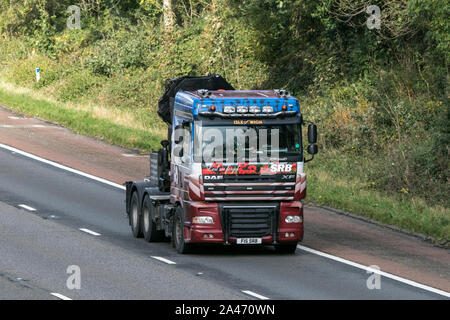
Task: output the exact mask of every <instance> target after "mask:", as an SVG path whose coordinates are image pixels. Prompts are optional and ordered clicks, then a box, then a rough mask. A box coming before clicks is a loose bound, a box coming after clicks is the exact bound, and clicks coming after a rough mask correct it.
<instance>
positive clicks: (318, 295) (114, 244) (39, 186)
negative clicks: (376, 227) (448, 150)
mask: <svg viewBox="0 0 450 320" xmlns="http://www.w3.org/2000/svg"><path fill="white" fill-rule="evenodd" d="M0 182H1V183H0V201H3V202H6V203H8V204H11V205H14V206H18V205H19V204H26V205H28V206H31V207H33V208H36V209H37V211H36V212H35V213H26V215H29V216H31V215H35V216H41V217H47V216H49V215H53V216H56V217H57V219H54V221H55V222H57V224H55V223H54V222H53V221H52V222H51V223H52V224H53V225H55V226H58V225H59V227H61V228H63V227H64V228H68V229H67V230H69V229H70V230H72V232H68V234H70V236H71V237H72V236H75V234H76V237H77V238H76V240H73V241H69V242H70V243H78V242H81V243H82V242H83V240H82V239H89V241H94V242H95V243H99V245H98V246H94V245H92V244H90V245H88V246H87V247H86V246H85V245H73V246H72V247H71V248H70V250H72V251H73V254H75V255H76V256H80V257H81V256H82V257H84V258H85V259H87V260H89V261H95V260H98V257H99V255H103V257H104V259H106V261H107V262H105V263H104V264H103V265H102V267H103V269H104V270H105V271H106V273H107V272H108V271H109V270H110V269H111V268H112V269H114V270H115V272H113V273H112V275H111V276H108V277H107V278H105V276H102V273H99V272H92V278H91V280H90V281H91V283H96V281H98V282H101V283H102V285H101V286H99V287H95V286H93V287H92V288H90V289H89V290H88V289H84V293H81V292H78V293H77V298H107V297H110V296H112V298H118V297H120V298H143V299H145V298H156V297H155V296H154V295H151V294H148V290H139V289H136V290H133V286H134V285H137V283H136V282H133V281H130V282H127V281H119V280H121V279H120V277H121V274H132V275H133V277H137V278H134V279H138V278H139V272H140V271H139V270H141V271H142V270H147V269H146V268H142V269H139V270H136V269H133V268H131V267H129V266H131V265H134V263H135V262H136V261H139V263H141V264H142V265H146V264H148V269H152V270H153V269H154V268H153V266H162V267H161V268H156V269H155V270H154V272H153V271H152V274H151V276H152V277H156V278H158V275H159V277H161V278H167V275H168V274H169V275H170V278H173V277H175V276H174V275H176V277H179V281H180V283H179V284H178V286H177V285H174V284H173V283H172V285H173V286H171V290H174V292H172V295H170V294H169V292H165V294H168V296H169V297H170V296H171V297H176V296H178V297H179V295H178V294H177V292H179V291H180V290H182V289H181V288H185V289H186V288H189V289H190V290H194V291H195V290H200V292H201V291H202V290H201V288H204V287H205V283H207V284H208V286H207V287H212V288H214V289H211V292H209V294H208V295H207V298H211V299H220V298H223V294H224V293H223V292H221V291H220V290H219V289H218V288H222V289H223V291H225V292H226V293H225V295H232V294H231V293H233V292H234V293H235V294H236V296H237V297H243V295H242V294H241V293H240V291H241V290H251V291H253V292H257V293H258V294H261V295H264V296H267V297H269V298H272V299H435V298H443V297H442V296H439V295H436V294H434V293H430V292H428V291H424V290H422V289H418V288H414V287H411V286H409V285H406V284H403V283H400V282H397V281H394V280H391V279H388V278H382V279H381V289H380V290H369V289H367V286H366V280H367V278H368V276H369V275H368V274H367V273H366V272H365V271H364V270H360V269H357V268H354V267H351V266H348V265H345V264H342V263H339V262H336V261H332V260H328V259H326V258H322V257H318V256H315V255H313V254H310V253H306V252H304V251H300V250H298V251H297V254H295V255H293V256H289V255H287V256H283V255H277V254H275V253H274V251H273V250H272V248H260V247H258V248H236V247H207V248H202V249H200V250H197V251H196V252H195V253H194V254H192V255H188V256H186V255H184V256H182V255H178V254H176V253H175V251H174V250H173V249H172V248H171V247H170V245H169V244H168V243H154V244H148V243H145V242H144V241H143V240H139V239H134V238H132V236H131V233H130V231H129V226H128V222H127V220H126V216H125V212H124V191H123V190H120V189H117V188H114V187H111V186H108V185H104V184H101V183H99V182H96V181H92V180H90V179H87V178H84V177H81V176H78V175H76V174H73V173H69V172H66V171H63V170H60V169H56V168H54V167H51V166H49V165H46V164H43V163H40V162H38V161H35V160H31V159H28V158H26V157H23V156H21V155H18V154H13V153H12V152H10V151H6V150H3V149H0ZM22 211H24V210H22ZM26 215H25V216H26ZM41 220H42V219H41ZM42 221H46V220H42ZM46 222H47V223H50V221H46ZM16 228H17V230H20V228H19V227H16ZM55 228H56V227H55ZM78 228H88V229H90V230H93V231H96V232H98V233H100V234H101V236H100V237H94V238H93V237H92V236H90V235H87V234H83V233H81V232H80V231H79V230H78ZM49 232H51V231H50V230H49ZM55 233H56V234H58V235H59V238H60V240H58V241H62V239H64V236H62V235H61V234H62V233H61V232H59V233H58V232H55ZM0 237H1V238H2V239H1V240H2V242H3V241H4V243H8V241H9V240H8V239H7V238H6V237H5V236H4V234H2V235H0ZM28 240H29V242H30V243H33V240H32V239H28ZM27 243H28V242H27V241H26V239H25V240H24V241H23V243H22V245H23V246H24V247H25V246H26V245H27ZM100 244H102V245H104V246H108V248H109V251H107V252H108V254H107V255H106V256H104V249H103V248H102V247H101V246H100ZM17 248H20V246H19V245H18V246H17ZM53 250H54V251H49V250H41V249H40V248H39V247H34V248H33V250H32V251H27V252H26V254H24V255H22V256H21V257H20V256H18V254H15V255H14V254H12V256H14V257H15V259H17V260H14V259H12V261H16V262H17V263H16V264H15V267H14V268H17V269H20V271H22V272H24V273H30V272H31V271H30V270H28V269H27V268H24V267H23V265H28V266H30V265H34V264H36V265H42V261H43V260H44V261H45V260H46V259H47V257H48V256H49V255H50V256H51V257H58V256H59V255H60V253H61V251H62V252H65V250H69V249H68V248H66V247H65V246H58V247H55V248H53ZM116 255H130V256H129V257H127V259H126V260H128V261H130V262H131V261H132V264H126V263H117V261H116V260H115V259H116ZM150 256H163V257H165V258H168V259H170V260H173V261H175V262H177V264H176V265H164V264H162V263H161V262H156V261H154V260H152V259H151V258H149V257H150ZM20 259H22V260H20ZM109 260H111V261H109ZM51 261H52V260H50V262H51ZM67 262H68V261H64V262H62V261H61V262H60V261H56V262H55V263H57V264H58V265H64V264H65V263H67ZM74 264H76V263H74ZM0 267H1V268H4V267H6V266H0ZM47 267H48V268H50V267H51V265H47ZM9 268H11V270H10V272H11V271H14V270H15V269H14V268H13V267H12V266H11V265H10V266H9ZM94 269H95V268H94ZM1 270H2V269H0V271H1ZM42 271H44V269H43V270H42ZM55 272H56V271H55ZM198 273H201V275H199V276H196V275H197V274H198ZM107 274H108V273H107ZM93 275H95V277H94V276H93ZM39 277H40V276H38V275H37V274H35V278H34V279H35V281H37V282H39V281H40V278H39ZM96 277H99V279H98V280H96V279H97V278H96ZM190 277H193V278H190ZM53 280H54V281H56V279H53ZM200 280H201V281H200ZM59 282H61V279H59ZM110 282H117V283H116V284H115V286H114V288H117V286H118V287H119V288H121V290H119V289H117V292H115V293H114V294H111V295H108V290H110V289H108V288H109V287H108V283H110ZM156 283H157V282H156ZM175 283H177V282H175ZM50 284H51V280H49V281H48V283H46V285H50ZM161 285H162V284H161ZM122 288H123V289H122ZM81 291H83V290H81ZM169 291H170V290H169ZM102 292H105V293H103V295H102ZM124 292H125V293H126V294H125V295H124ZM203 293H205V292H203ZM206 293H208V292H206ZM183 297H185V298H190V299H195V298H196V297H198V295H197V296H196V295H192V294H189V295H184V296H183ZM160 298H167V296H161V297H160Z"/></svg>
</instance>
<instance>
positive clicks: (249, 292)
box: [242, 290, 269, 300]
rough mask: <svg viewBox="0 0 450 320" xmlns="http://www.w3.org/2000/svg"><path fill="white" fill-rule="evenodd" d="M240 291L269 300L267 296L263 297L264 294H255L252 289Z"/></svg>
mask: <svg viewBox="0 0 450 320" xmlns="http://www.w3.org/2000/svg"><path fill="white" fill-rule="evenodd" d="M242 292H243V293H245V294H248V295H249V296H252V297H254V298H258V299H260V300H269V298H267V297H264V296H262V295H260V294H257V293H255V292H253V291H250V290H242Z"/></svg>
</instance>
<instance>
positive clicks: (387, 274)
mask: <svg viewBox="0 0 450 320" xmlns="http://www.w3.org/2000/svg"><path fill="white" fill-rule="evenodd" d="M297 248H299V249H300V250H303V251H306V252H309V253H312V254H316V255H318V256H321V257H324V258H328V259H331V260H334V261H337V262H341V263H344V264H347V265H350V266H352V267H355V268H359V269H362V270H365V271H367V272H371V273H377V274H379V275H381V276H383V277H386V278H389V279H392V280H396V281H399V282H402V283H405V284H408V285H410V286H413V287H416V288H420V289H423V290H426V291H430V292H433V293H436V294H439V295H442V296H444V297H447V298H450V293H449V292H446V291H443V290H440V289H436V288H433V287H430V286H427V285H424V284H421V283H418V282H415V281H412V280H408V279H405V278H402V277H399V276H396V275H394V274H391V273H387V272H384V271H381V270H376V269H374V268H371V267H368V266H365V265H362V264H359V263H356V262H353V261H350V260H347V259H343V258H339V257H336V256H333V255H331V254H329V253H325V252H321V251H318V250H314V249H311V248H308V247H305V246H302V245H297Z"/></svg>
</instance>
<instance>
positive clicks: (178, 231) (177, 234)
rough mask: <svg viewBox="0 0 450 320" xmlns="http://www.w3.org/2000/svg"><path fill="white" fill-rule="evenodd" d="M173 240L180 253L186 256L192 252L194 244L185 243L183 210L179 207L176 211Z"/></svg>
mask: <svg viewBox="0 0 450 320" xmlns="http://www.w3.org/2000/svg"><path fill="white" fill-rule="evenodd" d="M172 239H173V243H174V245H175V248H176V249H177V251H178V253H181V254H185V253H189V252H190V251H191V249H192V244H189V243H186V242H185V241H184V219H183V208H181V207H180V206H178V207H177V209H176V211H175V217H174V223H173V232H172Z"/></svg>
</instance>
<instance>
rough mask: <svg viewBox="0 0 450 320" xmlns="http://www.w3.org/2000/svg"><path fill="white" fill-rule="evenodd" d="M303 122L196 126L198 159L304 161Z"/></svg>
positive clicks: (232, 161) (195, 154) (195, 150)
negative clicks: (301, 123)
mask: <svg viewBox="0 0 450 320" xmlns="http://www.w3.org/2000/svg"><path fill="white" fill-rule="evenodd" d="M301 157H302V140H301V125H300V124H299V123H293V124H275V125H233V126H231V125H223V126H221V125H219V126H217V125H214V126H199V125H196V126H195V135H194V161H195V162H205V163H210V162H228V163H236V162H274V161H302V159H301Z"/></svg>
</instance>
